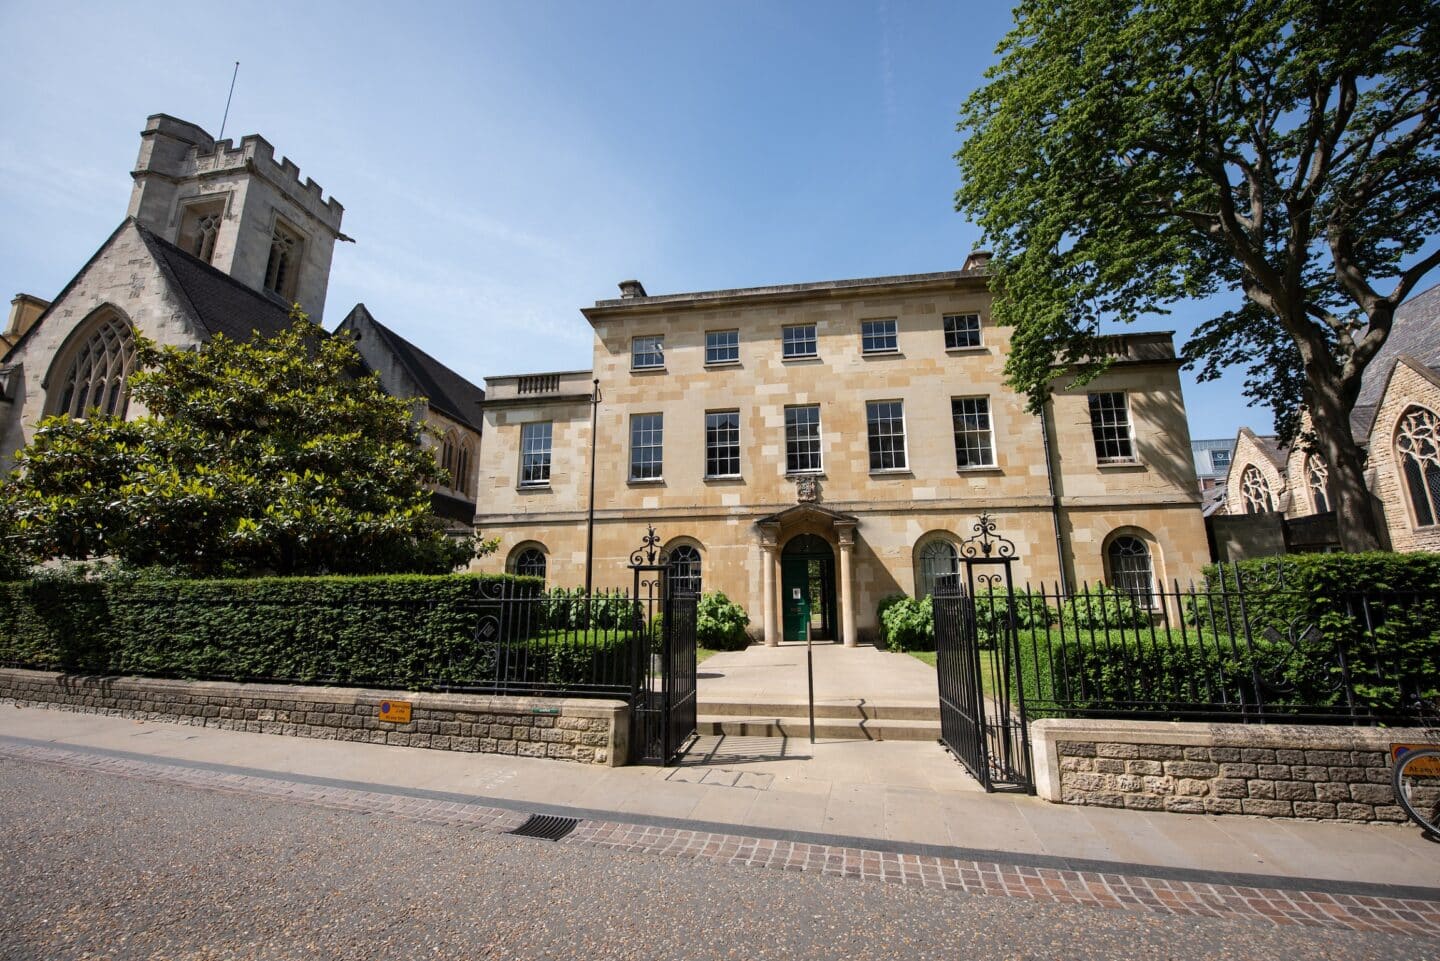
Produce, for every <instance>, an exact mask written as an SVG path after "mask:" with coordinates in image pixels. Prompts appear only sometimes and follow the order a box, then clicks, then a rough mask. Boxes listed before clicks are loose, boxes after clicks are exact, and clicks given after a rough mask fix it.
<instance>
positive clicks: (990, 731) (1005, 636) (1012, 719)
mask: <svg viewBox="0 0 1440 961" xmlns="http://www.w3.org/2000/svg"><path fill="white" fill-rule="evenodd" d="M974 530H975V534H974V536H972V537H969V538H967V539H966V540H964V541H962V542H961V543H960V549H959V551H958V555H959V567H960V569H959V570H958V571H956V572H955V573H953V574H949V575H945V576H942V577H941V578H939V579H938V582H937V589H936V591H935V595H934V598H933V601H932V603H933V604H934V615H935V667H936V675H937V677H938V679H939V683H940V739H941V741H942V742H943V743H944V744H945V746H946V747H947V748H948V749H949V750H950V752H951V753H952V754H954V755H955V757H956V758H957V759H958V760H959V761H960V763H961V764H963V765H965V767H966V768H967V769H968V770H969V771H970V773H971V774H973V775H974V776H975V778H976V780H978V781H979V782H980V784H981V785H982V786H983V787H984V788H985V790H987V791H996V790H1011V791H1024V792H1026V793H1034V791H1035V780H1034V777H1033V776H1032V774H1031V759H1030V734H1029V730H1028V729H1027V728H1026V725H1025V694H1024V690H1023V688H1022V687H1021V684H1020V672H1019V638H1018V636H1017V633H1016V628H1015V616H1014V611H1015V590H1014V580H1013V575H1012V571H1011V567H1012V566H1013V564H1014V563H1015V545H1014V543H1013V542H1011V541H1010V540H1009V539H1007V538H1004V537H999V536H997V535H996V534H995V522H994V520H993V519H992V518H991V517H990V515H989V514H988V513H986V514H981V515H980V518H979V520H978V521H976V523H975V526H974Z"/></svg>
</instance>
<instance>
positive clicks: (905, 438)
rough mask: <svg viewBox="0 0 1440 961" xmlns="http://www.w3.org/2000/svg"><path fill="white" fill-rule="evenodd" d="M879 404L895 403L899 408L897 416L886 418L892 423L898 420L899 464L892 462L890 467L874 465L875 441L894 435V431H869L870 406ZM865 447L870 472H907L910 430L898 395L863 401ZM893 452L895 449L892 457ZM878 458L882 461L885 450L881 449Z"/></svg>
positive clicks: (903, 406) (903, 405) (903, 403)
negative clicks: (878, 433)
mask: <svg viewBox="0 0 1440 961" xmlns="http://www.w3.org/2000/svg"><path fill="white" fill-rule="evenodd" d="M880 404H894V405H896V406H897V407H898V408H899V410H900V416H899V417H898V418H889V419H888V420H887V422H888V423H892V424H893V423H894V422H895V421H896V420H898V421H899V424H900V432H899V437H900V448H899V451H898V453H899V455H900V463H899V464H894V465H892V466H890V467H884V466H881V467H876V466H875V455H876V451H875V441H876V440H877V439H882V438H884V437H892V438H893V437H894V436H896V435H895V433H893V432H892V433H890V434H881V435H876V434H873V433H872V432H871V410H872V408H874V407H876V406H878V405H880ZM865 448H866V453H867V455H868V457H869V461H868V462H869V464H870V473H872V474H908V473H909V472H910V431H909V429H908V428H907V426H906V424H905V401H903V400H901V399H900V398H898V397H892V398H889V399H886V400H867V401H866V402H865ZM895 453H896V452H895V451H891V456H892V457H893V456H894V454H895ZM880 459H881V460H882V461H883V460H884V459H885V452H884V451H883V450H882V451H881V452H880Z"/></svg>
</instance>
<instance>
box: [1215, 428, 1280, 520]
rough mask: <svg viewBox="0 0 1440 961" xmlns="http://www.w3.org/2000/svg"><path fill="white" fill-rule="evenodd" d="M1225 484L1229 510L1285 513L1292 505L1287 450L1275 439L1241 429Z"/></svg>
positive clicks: (1242, 512) (1239, 512) (1234, 512)
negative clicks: (1287, 474)
mask: <svg viewBox="0 0 1440 961" xmlns="http://www.w3.org/2000/svg"><path fill="white" fill-rule="evenodd" d="M1225 487H1226V495H1225V501H1226V508H1225V510H1226V513H1229V514H1260V513H1269V512H1271V511H1275V512H1280V513H1284V512H1285V511H1286V509H1287V508H1288V507H1289V506H1290V494H1289V490H1288V484H1287V478H1286V476H1285V451H1284V450H1283V448H1281V447H1280V446H1279V445H1278V444H1277V443H1276V441H1275V438H1273V437H1259V436H1257V435H1256V434H1255V433H1254V432H1253V431H1251V430H1250V429H1249V428H1248V427H1242V428H1240V433H1239V435H1238V436H1237V437H1236V438H1235V456H1234V458H1233V459H1232V460H1231V461H1230V473H1229V474H1228V475H1227V476H1226V481H1225ZM1267 505H1268V506H1267Z"/></svg>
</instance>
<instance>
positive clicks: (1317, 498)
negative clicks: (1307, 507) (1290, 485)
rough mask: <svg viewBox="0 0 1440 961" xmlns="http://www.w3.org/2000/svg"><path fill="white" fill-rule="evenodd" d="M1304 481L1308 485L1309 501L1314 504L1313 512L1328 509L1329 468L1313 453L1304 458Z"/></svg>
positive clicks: (1322, 512) (1318, 512)
mask: <svg viewBox="0 0 1440 961" xmlns="http://www.w3.org/2000/svg"><path fill="white" fill-rule="evenodd" d="M1305 482H1306V483H1307V484H1309V485H1310V501H1311V503H1313V504H1314V505H1315V513H1317V514H1324V513H1325V512H1326V511H1328V510H1329V509H1330V468H1328V467H1326V466H1325V461H1323V460H1321V459H1320V458H1319V457H1317V456H1316V455H1314V454H1309V455H1307V456H1306V458H1305Z"/></svg>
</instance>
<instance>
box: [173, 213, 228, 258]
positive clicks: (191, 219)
mask: <svg viewBox="0 0 1440 961" xmlns="http://www.w3.org/2000/svg"><path fill="white" fill-rule="evenodd" d="M224 216H225V203H224V201H223V200H221V201H216V202H213V203H203V204H192V205H190V206H189V207H187V208H186V210H185V218H184V220H183V221H182V222H181V224H180V237H179V246H180V247H181V248H183V249H184V250H185V251H186V252H187V253H190V254H194V255H195V256H196V257H199V258H200V259H201V260H203V261H205V262H206V263H207V264H208V263H211V262H212V261H213V260H214V259H215V239H216V238H217V237H219V236H220V222H221V220H223V219H224Z"/></svg>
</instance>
